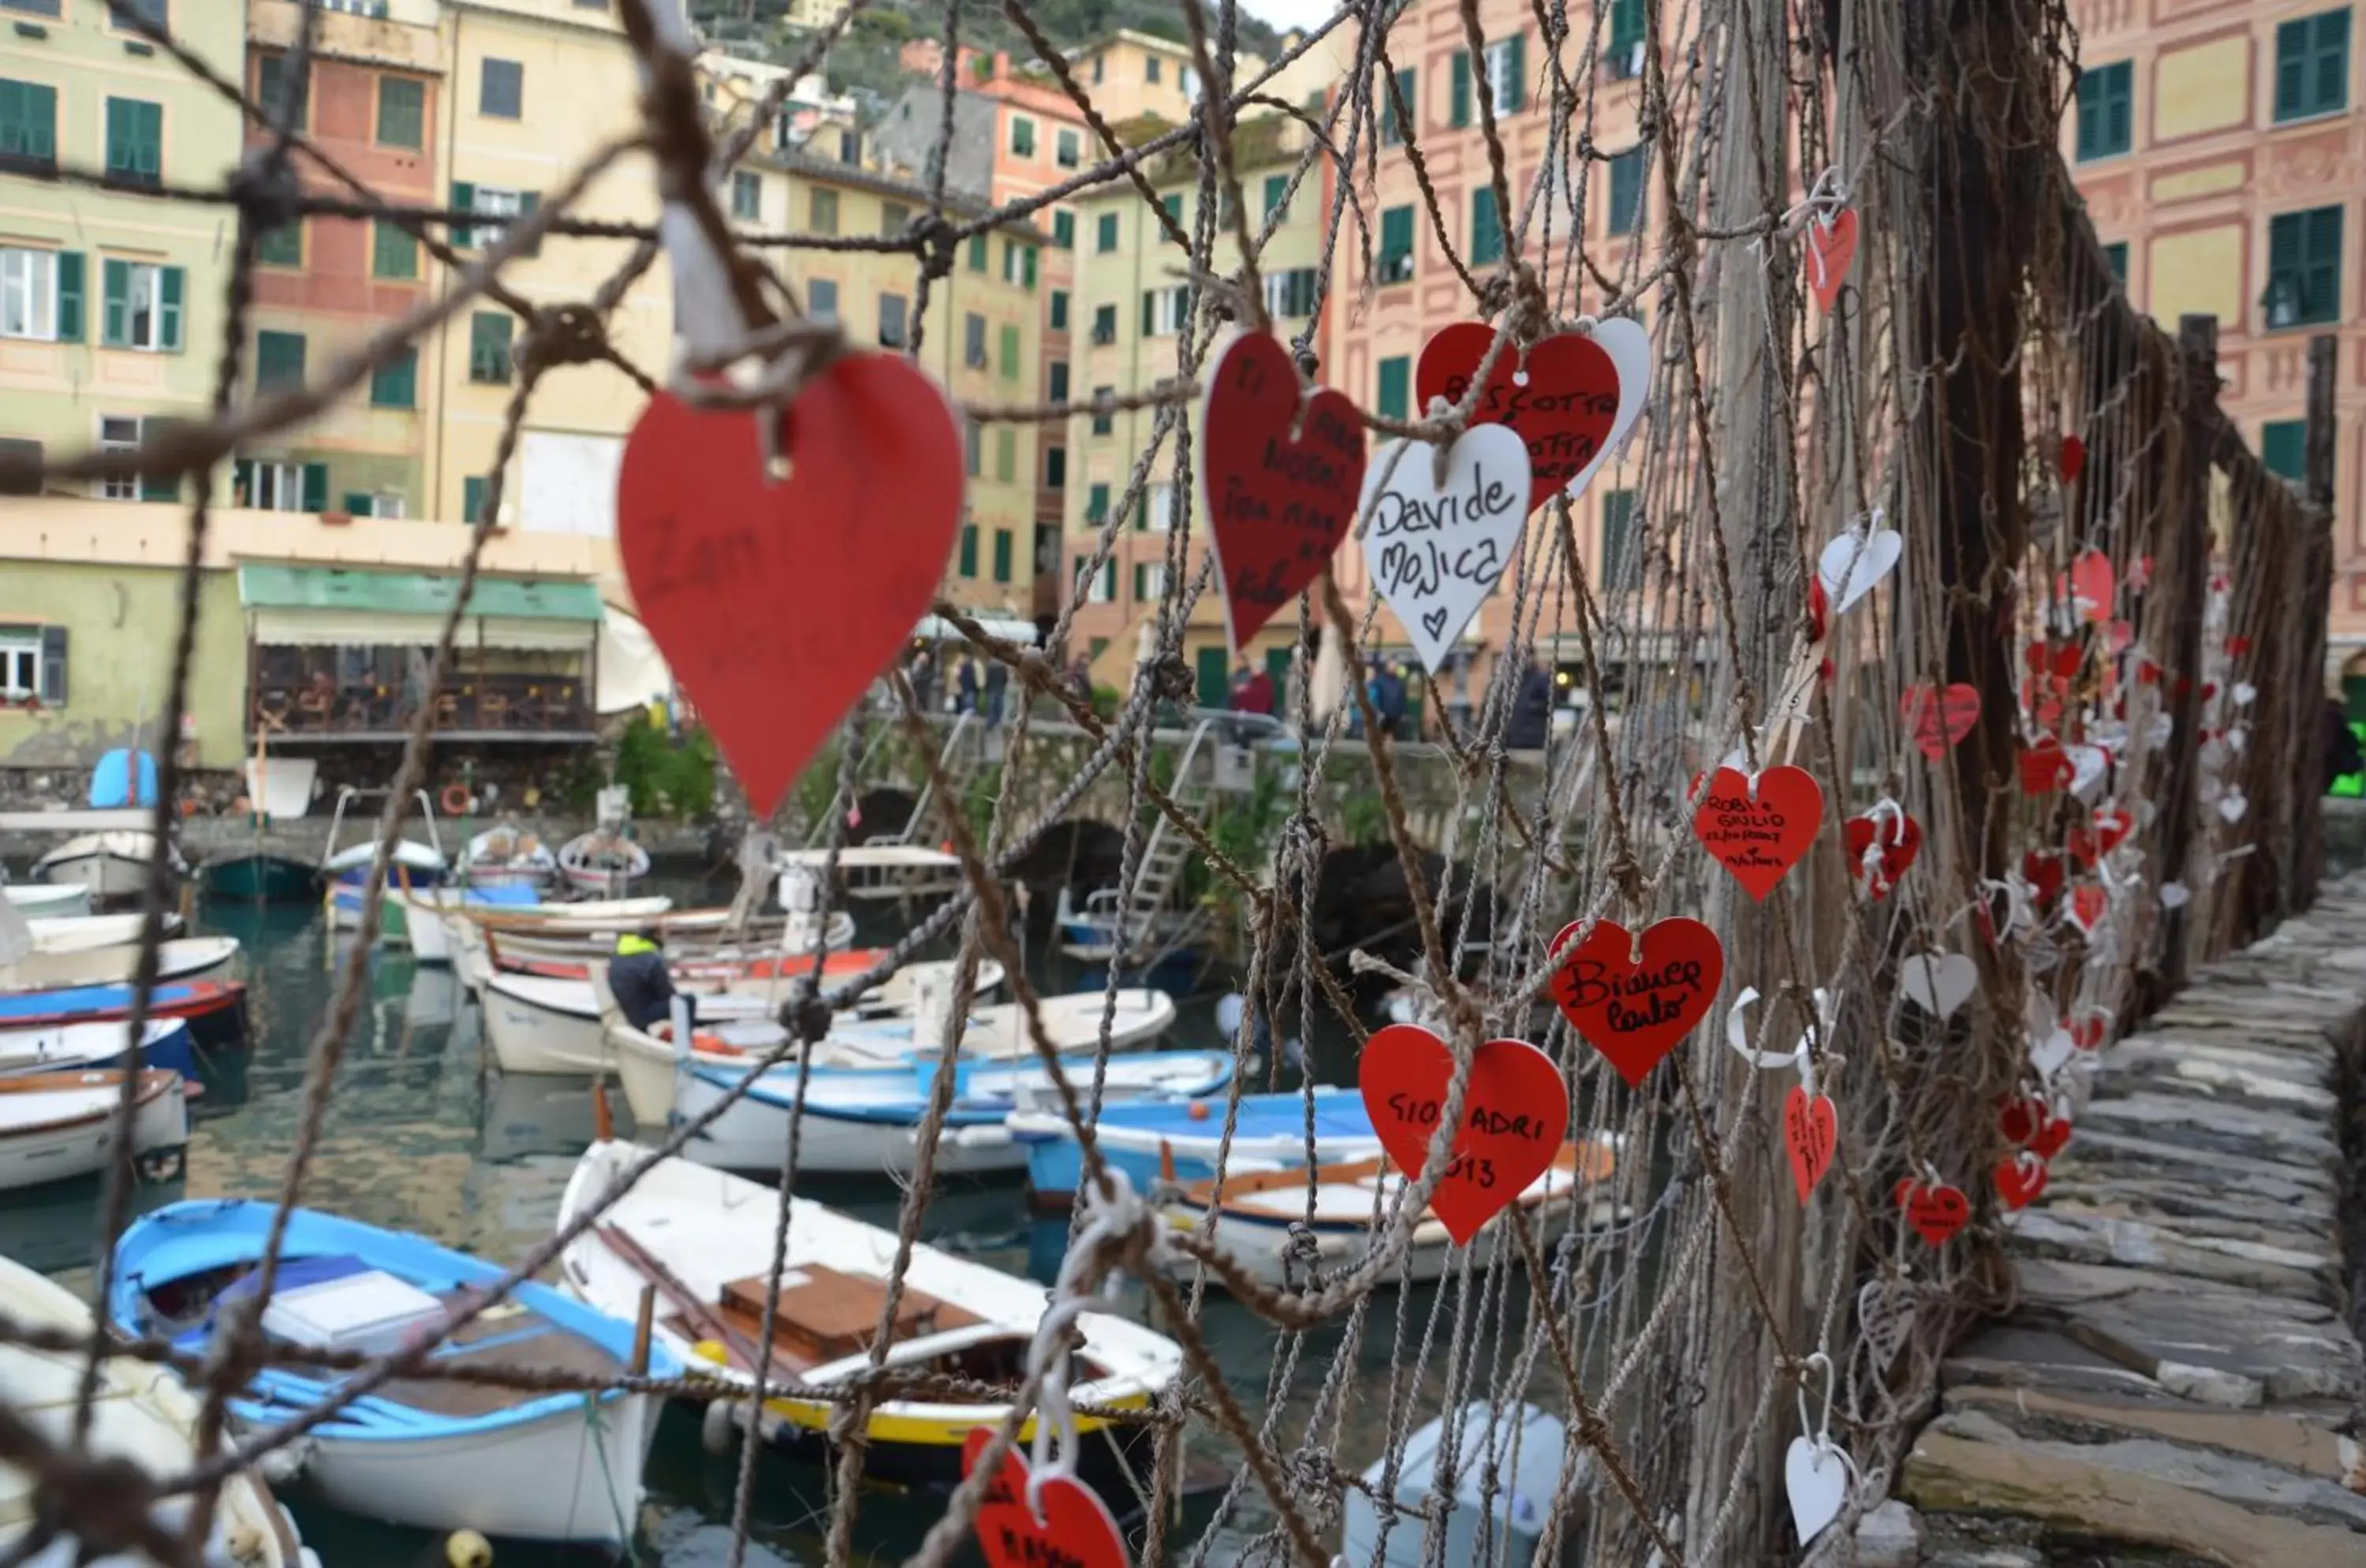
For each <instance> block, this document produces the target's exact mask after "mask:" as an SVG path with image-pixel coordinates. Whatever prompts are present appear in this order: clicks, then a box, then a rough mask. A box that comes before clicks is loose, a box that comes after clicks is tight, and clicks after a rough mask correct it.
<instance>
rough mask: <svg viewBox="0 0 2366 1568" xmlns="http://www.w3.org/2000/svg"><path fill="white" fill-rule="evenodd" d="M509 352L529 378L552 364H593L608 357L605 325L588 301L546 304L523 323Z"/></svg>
mask: <svg viewBox="0 0 2366 1568" xmlns="http://www.w3.org/2000/svg"><path fill="white" fill-rule="evenodd" d="M512 355H513V357H514V358H515V359H516V361H517V367H518V371H519V373H520V374H521V375H524V376H525V377H527V378H534V377H536V376H539V375H541V374H542V373H543V372H544V371H546V370H548V369H550V368H551V367H553V366H558V365H596V364H598V363H600V361H602V360H603V359H605V358H607V357H608V329H607V328H606V327H605V326H603V324H602V323H601V321H600V313H599V312H598V311H596V310H593V309H592V308H591V306H589V305H583V304H575V305H546V306H545V307H543V308H542V309H541V310H536V311H535V313H534V319H533V320H532V321H528V322H527V323H526V329H525V336H524V337H523V338H521V339H520V340H519V342H518V345H517V347H516V348H515V349H513V351H512Z"/></svg>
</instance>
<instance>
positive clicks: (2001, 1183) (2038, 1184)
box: [1991, 1155, 2047, 1212]
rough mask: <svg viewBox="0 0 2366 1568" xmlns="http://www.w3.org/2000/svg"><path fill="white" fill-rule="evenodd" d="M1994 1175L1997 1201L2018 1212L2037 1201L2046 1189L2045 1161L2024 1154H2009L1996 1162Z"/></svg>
mask: <svg viewBox="0 0 2366 1568" xmlns="http://www.w3.org/2000/svg"><path fill="white" fill-rule="evenodd" d="M1991 1174H1992V1176H1993V1177H1994V1179H1995V1181H1996V1193H1997V1201H1999V1202H2000V1203H2002V1204H2003V1205H2004V1206H2005V1207H2006V1208H2007V1209H2010V1210H2012V1211H2015V1212H2018V1211H2020V1210H2022V1209H2026V1208H2028V1207H2029V1206H2030V1205H2031V1204H2032V1203H2034V1202H2035V1201H2037V1199H2038V1195H2039V1194H2040V1193H2042V1192H2044V1191H2045V1179H2046V1175H2047V1171H2046V1165H2045V1160H2044V1159H2042V1158H2030V1157H2027V1156H2022V1155H2007V1156H2004V1157H2003V1158H2002V1159H2000V1160H1999V1161H1997V1162H1996V1166H1995V1168H1994V1170H1993V1171H1992V1173H1991Z"/></svg>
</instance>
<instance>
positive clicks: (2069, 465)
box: [2056, 435, 2087, 485]
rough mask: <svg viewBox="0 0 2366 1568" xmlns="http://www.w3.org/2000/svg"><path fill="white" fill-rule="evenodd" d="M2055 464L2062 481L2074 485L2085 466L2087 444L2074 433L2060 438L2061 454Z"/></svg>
mask: <svg viewBox="0 0 2366 1568" xmlns="http://www.w3.org/2000/svg"><path fill="white" fill-rule="evenodd" d="M2056 466H2057V467H2058V468H2060V469H2061V470H2062V482H2063V483H2064V484H2066V485H2075V484H2077V483H2078V482H2079V475H2080V474H2082V473H2084V472H2085V471H2086V468H2087V444H2086V443H2085V442H2084V441H2081V440H2079V438H2078V437H2077V436H2075V435H2066V436H2064V437H2063V438H2062V456H2061V457H2060V458H2059V459H2058V460H2057V463H2056Z"/></svg>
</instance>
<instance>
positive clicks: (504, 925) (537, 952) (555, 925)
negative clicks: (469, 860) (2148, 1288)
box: [460, 899, 854, 963]
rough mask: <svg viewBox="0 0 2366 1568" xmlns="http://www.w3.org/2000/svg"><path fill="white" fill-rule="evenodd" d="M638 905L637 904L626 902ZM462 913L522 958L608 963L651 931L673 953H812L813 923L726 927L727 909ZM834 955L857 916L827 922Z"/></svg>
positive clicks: (850, 935) (773, 921)
mask: <svg viewBox="0 0 2366 1568" xmlns="http://www.w3.org/2000/svg"><path fill="white" fill-rule="evenodd" d="M622 902H625V903H635V902H638V900H633V899H627V900H623V901H622ZM460 913H461V914H462V915H463V916H464V917H465V918H466V919H468V921H469V922H470V923H472V924H473V925H475V926H476V927H477V929H478V930H479V931H480V932H482V933H483V935H484V936H485V937H486V938H487V939H488V940H490V941H492V942H496V943H498V944H499V945H500V947H501V951H502V952H504V953H510V954H512V955H513V956H514V957H519V958H558V959H570V958H571V959H574V960H576V961H577V962H579V963H580V962H582V961H584V960H587V959H595V958H607V957H609V956H611V955H612V954H614V953H615V951H616V939H617V938H618V937H620V936H624V935H626V934H629V933H634V932H653V933H654V934H655V935H656V936H657V937H658V939H659V941H661V942H664V944H665V949H666V951H667V952H668V953H671V954H675V955H677V956H681V957H685V958H686V957H690V956H692V955H693V954H697V955H701V956H714V955H715V954H717V953H720V954H723V955H725V956H738V955H743V954H744V955H747V956H750V957H754V956H762V955H772V956H781V955H787V956H794V955H797V954H800V953H804V954H810V953H812V952H813V950H814V945H815V944H814V941H813V937H812V934H811V933H812V927H811V924H810V923H809V922H808V923H804V924H800V923H798V922H796V921H794V920H791V919H783V918H782V917H780V916H777V915H775V916H769V917H758V918H756V919H750V920H749V921H748V922H746V924H745V925H744V926H742V927H738V928H734V927H732V926H730V924H729V922H728V919H727V917H728V915H729V911H728V910H722V909H677V910H674V911H672V912H670V913H668V914H662V915H659V916H656V917H654V918H650V917H626V916H615V915H602V916H582V915H576V914H572V913H568V914H554V915H548V916H512V915H509V914H507V913H506V912H503V911H499V910H492V911H485V910H478V909H475V908H466V907H464V908H462V909H461V911H460ZM853 944H854V917H853V916H852V915H851V914H849V913H847V912H846V911H845V910H844V909H840V910H839V911H838V912H837V913H835V914H833V915H832V916H830V918H829V923H828V941H827V942H824V943H823V944H822V945H823V946H826V947H828V948H829V949H830V950H831V951H833V952H835V951H836V950H838V949H839V948H843V947H851V946H852V945H853Z"/></svg>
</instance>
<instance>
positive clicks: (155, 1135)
mask: <svg viewBox="0 0 2366 1568" xmlns="http://www.w3.org/2000/svg"><path fill="white" fill-rule="evenodd" d="M122 1099H123V1074H122V1073H121V1072H119V1071H113V1070H106V1071H98V1070H89V1071H83V1072H60V1073H20V1074H17V1075H15V1076H12V1077H0V1191H14V1190H17V1189H18V1188H24V1187H39V1186H40V1185H42V1184H43V1183H44V1182H51V1181H64V1180H66V1179H70V1178H73V1177H77V1176H88V1175H90V1174H91V1173H92V1172H93V1171H97V1170H104V1169H106V1168H107V1166H108V1165H109V1164H111V1163H112V1162H113V1161H114V1160H116V1159H117V1158H118V1157H122V1158H128V1159H130V1161H131V1162H132V1164H133V1166H134V1167H135V1168H137V1169H138V1170H139V1171H140V1173H141V1175H142V1176H144V1177H146V1178H148V1179H150V1180H155V1181H165V1180H170V1179H173V1178H174V1177H175V1176H177V1175H179V1174H180V1170H181V1159H182V1156H183V1154H184V1153H185V1152H186V1149H187V1148H188V1144H189V1111H188V1102H187V1100H186V1098H185V1097H184V1096H183V1094H182V1092H181V1075H180V1074H178V1073H170V1072H164V1071H163V1070H161V1069H157V1068H144V1069H142V1070H141V1073H140V1082H139V1089H138V1097H137V1099H136V1100H135V1101H134V1104H133V1108H132V1112H131V1129H130V1145H129V1147H128V1148H126V1147H124V1145H121V1144H119V1143H118V1140H117V1138H116V1135H115V1132H116V1129H115V1113H116V1111H117V1109H118V1105H119V1103H120V1102H121V1100H122Z"/></svg>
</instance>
